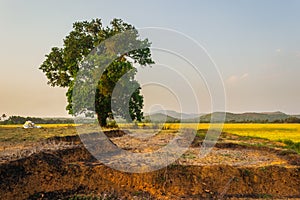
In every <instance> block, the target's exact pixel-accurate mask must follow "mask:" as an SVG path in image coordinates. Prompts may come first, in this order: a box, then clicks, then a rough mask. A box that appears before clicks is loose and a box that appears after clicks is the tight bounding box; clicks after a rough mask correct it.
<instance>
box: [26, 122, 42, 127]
mask: <svg viewBox="0 0 300 200" xmlns="http://www.w3.org/2000/svg"><path fill="white" fill-rule="evenodd" d="M23 127H24V128H42V127H41V126H36V125H35V124H34V123H33V122H32V121H26V122H25V124H24V125H23Z"/></svg>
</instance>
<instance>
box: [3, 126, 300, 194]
mask: <svg viewBox="0 0 300 200" xmlns="http://www.w3.org/2000/svg"><path fill="white" fill-rule="evenodd" d="M139 131H140V130H137V131H136V132H135V131H130V132H127V134H124V133H123V132H118V131H114V132H106V135H108V136H109V137H111V140H112V141H113V142H114V143H115V144H116V145H117V146H118V147H120V148H122V149H124V150H127V151H131V152H135V153H145V152H155V151H157V150H158V149H160V148H162V147H164V146H166V145H167V144H168V143H169V142H170V141H172V140H174V139H175V140H178V143H179V144H180V143H184V142H185V141H184V139H182V138H181V137H178V138H177V137H176V136H177V132H176V131H172V130H168V131H163V132H161V133H159V134H157V133H155V132H153V131H151V130H142V132H139ZM234 137H235V136H231V135H229V134H223V135H222V136H221V138H220V139H219V141H218V143H217V144H216V146H215V147H214V148H213V150H212V151H211V152H209V153H208V154H207V155H206V156H205V157H199V153H200V145H201V142H202V140H201V138H197V137H196V139H195V140H194V141H193V142H192V143H191V145H190V146H191V147H190V148H189V149H188V150H187V151H186V152H185V153H184V154H183V155H182V156H181V157H180V158H179V159H177V160H176V161H175V162H174V163H173V164H171V165H169V166H168V167H165V168H163V169H160V170H157V171H152V172H147V173H125V172H120V171H117V170H114V169H111V168H109V167H107V166H105V165H104V164H102V163H100V162H99V161H97V160H96V159H95V158H94V157H93V156H92V155H91V154H90V153H89V152H88V151H87V150H86V149H85V148H84V147H83V145H82V144H81V143H80V140H79V138H78V137H75V136H72V137H69V138H66V137H65V138H52V139H49V140H47V141H44V142H43V143H33V144H30V145H29V143H28V144H27V146H26V145H25V144H22V145H23V146H22V145H20V146H19V148H20V149H19V151H21V152H22V151H23V154H20V155H19V157H18V156H17V157H16V156H15V157H14V156H11V157H10V156H9V155H10V152H14V153H16V154H18V153H17V152H18V149H16V148H15V146H14V147H11V148H10V147H9V146H8V147H7V146H6V148H5V149H4V148H2V149H1V152H0V153H1V154H0V155H1V160H2V162H1V164H0V180H1V181H0V199H69V198H70V197H73V196H74V195H77V196H80V195H89V196H95V197H97V196H98V197H99V196H101V197H103V196H105V195H106V194H112V193H113V194H116V195H115V196H114V199H255V198H273V199H287V198H300V156H299V155H298V154H295V153H293V152H289V151H287V150H283V149H282V148H280V145H278V146H276V148H270V147H268V146H259V145H253V144H252V143H253V142H254V141H253V140H249V141H238V138H234ZM241 142H243V143H247V142H248V145H241V144H240V143H241ZM255 142H256V144H257V143H263V142H265V141H263V140H259V139H257V141H255ZM24 145H25V146H24ZM273 145H274V144H273ZM37 146H38V148H37ZM32 149H35V150H34V151H33V152H32ZM26 152H27V153H26ZM3 155H4V156H3ZM3 158H5V159H3ZM128 167H130V163H128Z"/></svg>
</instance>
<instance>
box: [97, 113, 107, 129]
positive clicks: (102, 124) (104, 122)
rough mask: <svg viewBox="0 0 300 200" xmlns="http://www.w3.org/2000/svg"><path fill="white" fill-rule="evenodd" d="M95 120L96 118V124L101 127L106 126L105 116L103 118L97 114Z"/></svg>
mask: <svg viewBox="0 0 300 200" xmlns="http://www.w3.org/2000/svg"><path fill="white" fill-rule="evenodd" d="M97 118H98V123H99V124H100V126H101V127H103V126H104V127H105V126H107V123H106V118H107V117H106V116H103V115H101V114H97Z"/></svg>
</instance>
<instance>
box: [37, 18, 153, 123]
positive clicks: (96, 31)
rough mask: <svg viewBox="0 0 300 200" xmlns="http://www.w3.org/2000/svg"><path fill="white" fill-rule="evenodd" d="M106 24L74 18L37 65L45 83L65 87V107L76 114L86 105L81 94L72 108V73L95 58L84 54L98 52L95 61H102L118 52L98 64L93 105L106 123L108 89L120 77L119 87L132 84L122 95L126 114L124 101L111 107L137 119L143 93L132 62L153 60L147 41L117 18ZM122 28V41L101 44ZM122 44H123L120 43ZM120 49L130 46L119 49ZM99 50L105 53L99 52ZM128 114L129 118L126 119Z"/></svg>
mask: <svg viewBox="0 0 300 200" xmlns="http://www.w3.org/2000/svg"><path fill="white" fill-rule="evenodd" d="M110 25H111V26H110V27H104V26H103V25H102V22H101V20H100V19H94V20H91V21H90V22H88V21H83V22H75V23H74V24H73V30H72V31H71V32H70V33H69V35H68V36H66V38H65V39H64V40H63V42H64V45H63V47H62V48H59V47H53V48H52V50H51V52H50V53H49V54H48V55H46V60H45V61H44V62H43V64H42V65H41V66H40V68H39V69H41V70H42V71H43V72H44V73H45V75H46V77H47V78H48V84H50V85H51V86H53V87H54V86H58V87H65V88H68V91H67V93H66V96H67V100H68V105H67V107H66V109H67V110H68V111H69V113H70V114H79V113H78V112H79V111H80V110H81V111H82V110H86V109H87V110H88V109H90V108H87V104H86V103H85V102H84V98H81V100H80V101H81V102H80V103H78V101H77V102H76V105H75V106H77V107H76V108H74V104H73V102H72V101H73V95H74V91H73V90H74V85H75V84H76V76H77V75H78V72H79V70H80V69H81V68H82V67H83V66H84V65H87V63H88V64H91V63H94V62H95V59H94V60H93V62H91V60H88V59H86V57H87V56H89V55H91V51H93V52H92V54H93V55H99V58H100V61H99V58H98V61H99V62H103V60H109V59H110V58H111V57H113V55H118V56H117V57H114V58H113V60H112V61H111V62H109V64H108V66H104V65H101V67H102V68H104V67H105V69H103V72H102V73H101V77H99V80H98V82H97V86H96V88H95V93H94V95H95V97H94V108H93V109H94V111H95V113H96V114H97V117H98V121H99V124H100V125H101V126H105V125H106V119H107V117H108V116H109V115H110V113H112V112H113V110H112V106H111V103H112V93H113V91H114V88H115V86H116V85H117V83H119V82H120V79H122V81H123V84H119V85H122V87H123V88H122V89H121V90H128V91H130V90H132V88H133V89H134V91H133V93H131V94H130V96H129V97H128V96H126V95H124V97H123V98H129V100H127V101H128V107H129V108H127V109H128V112H129V116H128V114H127V115H126V114H122V113H124V112H121V111H120V108H122V107H124V106H125V107H126V105H123V106H117V107H115V109H116V110H115V112H117V113H118V114H119V115H120V116H121V117H124V118H126V119H127V120H138V121H140V120H141V119H142V117H143V113H142V111H141V110H142V107H143V96H142V95H141V94H140V86H139V84H138V82H137V81H135V80H134V76H135V74H136V72H137V70H136V68H135V67H134V63H138V64H140V65H143V66H145V65H149V64H152V63H154V62H153V60H152V59H151V53H150V49H149V47H150V42H149V41H148V40H147V39H144V40H142V39H140V38H139V35H138V32H137V30H136V29H135V28H134V27H133V26H132V25H130V24H127V23H125V22H123V21H122V20H120V19H113V20H112V21H111V22H110ZM126 32H130V34H129V35H128V37H127V38H126V41H124V38H118V39H114V40H111V41H110V42H108V43H107V44H104V42H105V41H107V40H109V39H110V38H114V37H115V36H117V35H120V34H123V33H126ZM116 38H117V37H116ZM112 41H113V42H112ZM120 41H121V42H120ZM103 44H104V45H103ZM122 45H123V46H124V47H120V46H122ZM99 46H100V47H99ZM128 46H136V47H139V48H131V47H128ZM103 47H104V48H105V49H106V50H105V53H103V52H104V51H103ZM120 49H131V50H130V51H128V52H126V51H124V52H122V51H120ZM101 54H105V55H103V56H102V55H101ZM101 56H102V57H101ZM87 60H88V61H87ZM96 60H97V59H96ZM94 65H95V64H94ZM87 69H88V68H87ZM124 77H125V78H124ZM86 94H87V93H83V95H86ZM118 102H126V100H125V99H124V101H118ZM78 106H79V108H78ZM121 110H122V109H121ZM118 111H119V112H118ZM123 111H124V110H123ZM129 117H130V118H131V119H128V118H129Z"/></svg>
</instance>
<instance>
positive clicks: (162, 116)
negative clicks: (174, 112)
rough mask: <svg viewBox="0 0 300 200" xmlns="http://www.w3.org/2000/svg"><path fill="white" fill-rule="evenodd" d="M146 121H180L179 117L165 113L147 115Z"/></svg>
mask: <svg viewBox="0 0 300 200" xmlns="http://www.w3.org/2000/svg"><path fill="white" fill-rule="evenodd" d="M144 121H145V122H169V123H174V122H180V120H179V119H178V118H175V117H171V116H169V115H165V114H162V113H154V114H152V115H146V116H145V117H144Z"/></svg>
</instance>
